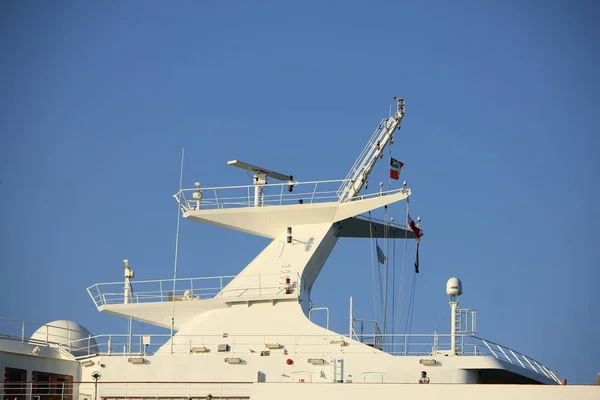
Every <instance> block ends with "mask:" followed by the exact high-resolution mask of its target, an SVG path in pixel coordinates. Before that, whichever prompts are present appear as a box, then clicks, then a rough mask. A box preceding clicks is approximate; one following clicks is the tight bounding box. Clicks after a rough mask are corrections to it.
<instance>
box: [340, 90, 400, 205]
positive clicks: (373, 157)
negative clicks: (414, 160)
mask: <svg viewBox="0 0 600 400" xmlns="http://www.w3.org/2000/svg"><path fill="white" fill-rule="evenodd" d="M394 100H395V101H396V113H394V115H393V116H392V117H390V118H387V119H383V120H382V121H381V122H380V123H379V125H378V126H377V129H375V132H373V135H372V136H371V138H370V139H369V142H368V143H367V145H366V146H365V148H364V149H363V151H362V152H361V153H360V155H359V156H358V158H357V159H356V162H355V163H354V165H353V166H352V168H351V169H350V172H348V175H347V176H346V179H345V180H344V183H342V185H341V186H340V188H339V190H338V192H337V194H338V197H339V201H340V203H342V202H346V201H350V200H351V199H352V198H353V197H355V196H357V195H358V193H359V192H360V190H361V189H362V188H363V186H364V185H365V184H366V183H367V178H368V176H369V174H370V173H371V171H372V170H373V167H375V163H376V162H377V160H378V159H379V158H381V157H382V156H383V150H384V149H385V146H386V145H387V144H388V143H390V142H391V141H393V137H394V136H393V135H394V132H395V131H396V129H400V123H401V122H402V117H404V99H399V98H396V97H394Z"/></svg>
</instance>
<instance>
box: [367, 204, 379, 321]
mask: <svg viewBox="0 0 600 400" xmlns="http://www.w3.org/2000/svg"><path fill="white" fill-rule="evenodd" d="M369 235H370V237H371V245H370V246H369V247H371V270H372V272H373V273H372V277H373V312H374V313H375V318H374V319H375V320H377V295H376V294H375V263H374V260H375V259H374V254H373V226H372V225H371V211H369Z"/></svg>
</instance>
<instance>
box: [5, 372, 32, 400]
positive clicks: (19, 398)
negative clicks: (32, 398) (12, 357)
mask: <svg viewBox="0 0 600 400" xmlns="http://www.w3.org/2000/svg"><path fill="white" fill-rule="evenodd" d="M26 381H27V371H25V370H24V369H17V368H4V394H3V395H4V397H3V398H4V400H15V399H16V400H25V391H26V387H27V386H26V385H27V384H26Z"/></svg>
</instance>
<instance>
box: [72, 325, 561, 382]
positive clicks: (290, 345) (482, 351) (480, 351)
mask: <svg viewBox="0 0 600 400" xmlns="http://www.w3.org/2000/svg"><path fill="white" fill-rule="evenodd" d="M91 339H93V341H90V340H89V339H88V338H85V339H81V340H79V341H72V342H71V343H70V349H71V351H72V352H77V353H78V354H87V356H85V355H83V356H80V357H78V358H80V359H81V358H86V357H89V356H95V355H103V356H111V355H119V356H150V355H153V354H155V353H157V352H158V351H159V349H160V348H161V347H162V346H163V345H165V344H166V343H167V342H168V341H169V339H171V336H170V335H168V334H162V335H131V336H129V335H126V334H123V335H98V336H93V337H91ZM352 339H353V340H356V341H359V342H362V343H365V344H367V345H369V346H368V347H365V348H364V350H363V352H362V354H375V353H378V352H379V350H380V349H381V348H385V349H386V350H387V351H386V352H387V353H389V354H392V355H395V356H422V357H436V356H446V355H450V351H451V335H450V334H437V333H434V334H410V335H409V334H406V335H403V334H398V335H383V334H379V333H378V330H377V329H376V330H375V331H374V332H369V333H364V334H362V335H361V334H357V333H353V334H352ZM457 339H458V346H457V352H456V354H455V355H456V356H492V357H494V358H497V359H499V360H502V361H505V362H508V363H510V364H513V365H517V366H520V367H522V368H524V369H527V370H530V371H533V372H536V373H538V374H540V375H542V376H545V377H546V378H548V379H550V380H553V381H555V382H557V383H558V382H559V380H558V377H557V376H556V374H555V373H554V372H552V370H550V369H549V368H547V367H546V366H544V365H543V364H542V363H540V362H538V361H536V360H534V359H533V358H531V357H527V356H526V355H524V354H522V353H519V352H517V351H515V350H512V349H510V348H508V347H505V346H502V345H500V344H497V343H494V342H490V341H488V340H485V339H482V338H479V337H477V336H472V335H457ZM90 343H94V345H92V346H90ZM268 343H279V344H280V345H281V346H280V348H279V349H278V350H272V351H281V352H285V354H288V355H295V356H298V355H309V354H317V353H318V354H322V355H323V357H325V358H328V357H331V358H333V357H339V356H340V354H341V352H343V349H342V348H343V347H344V346H346V345H348V344H349V338H348V337H347V336H342V335H330V336H323V335H229V336H228V337H226V338H224V337H223V336H222V335H175V336H174V337H173V345H172V347H171V346H169V350H165V351H166V352H167V353H170V354H192V355H199V356H209V357H210V356H215V355H221V356H222V353H219V352H218V351H217V348H218V346H219V345H222V344H227V345H228V346H229V351H230V352H231V353H232V354H235V352H236V351H237V350H238V349H239V351H242V352H243V353H244V354H245V357H260V352H256V353H249V354H247V348H248V347H251V348H258V349H260V348H263V349H266V344H268ZM198 349H202V350H201V351H199V350H198ZM161 351H162V350H161ZM196 353H198V354H196ZM200 353H201V354H200ZM359 353H360V352H359ZM359 353H356V352H353V354H359Z"/></svg>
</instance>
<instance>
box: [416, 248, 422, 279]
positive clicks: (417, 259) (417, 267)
mask: <svg viewBox="0 0 600 400" xmlns="http://www.w3.org/2000/svg"><path fill="white" fill-rule="evenodd" d="M420 245H421V242H417V256H416V257H415V273H417V274H418V273H419V246H420Z"/></svg>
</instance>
